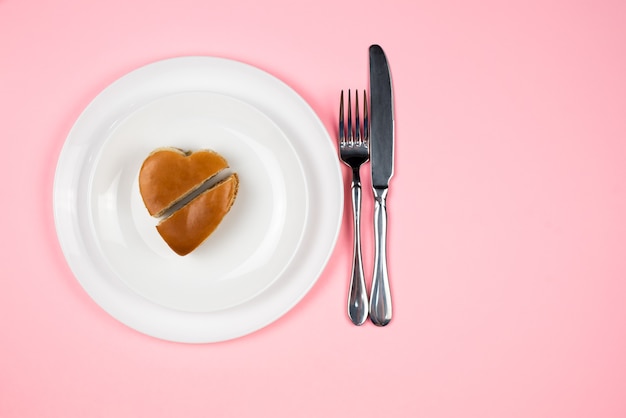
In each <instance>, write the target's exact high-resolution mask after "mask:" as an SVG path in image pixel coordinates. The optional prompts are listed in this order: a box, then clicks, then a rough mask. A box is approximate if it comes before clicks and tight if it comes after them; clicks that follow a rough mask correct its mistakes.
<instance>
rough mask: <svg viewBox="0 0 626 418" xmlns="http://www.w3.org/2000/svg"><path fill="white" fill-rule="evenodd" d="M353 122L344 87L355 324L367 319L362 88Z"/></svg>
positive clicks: (343, 144) (342, 147)
mask: <svg viewBox="0 0 626 418" xmlns="http://www.w3.org/2000/svg"><path fill="white" fill-rule="evenodd" d="M355 96H356V97H355V102H356V103H355V109H354V113H355V114H356V123H355V125H354V127H353V126H352V103H351V100H350V90H348V125H347V130H346V126H345V124H344V109H343V90H342V91H341V101H340V103H339V155H340V157H341V160H342V161H343V162H344V163H346V164H347V165H348V166H349V167H350V168H351V169H352V185H351V192H352V214H353V233H354V238H353V257H352V274H351V277H350V293H349V296H348V316H349V317H350V320H351V321H352V323H354V324H355V325H361V324H363V323H364V322H365V320H366V319H367V313H368V303H367V291H366V289H365V277H364V274H363V259H362V256H361V175H360V169H361V165H363V163H365V162H367V160H369V157H370V150H369V118H368V114H367V95H366V93H365V91H363V125H361V123H360V120H359V92H358V91H356V92H355Z"/></svg>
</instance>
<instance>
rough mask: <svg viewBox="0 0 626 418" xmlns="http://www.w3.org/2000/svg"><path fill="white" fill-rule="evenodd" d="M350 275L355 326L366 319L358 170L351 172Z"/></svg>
mask: <svg viewBox="0 0 626 418" xmlns="http://www.w3.org/2000/svg"><path fill="white" fill-rule="evenodd" d="M351 191H352V215H353V216H352V219H353V228H352V230H353V245H352V274H351V275H350V293H349V296H348V316H349V317H350V320H351V321H352V323H353V324H355V325H361V324H363V323H364V322H365V320H366V319H367V311H368V307H367V290H366V288H365V275H364V273H363V258H362V256H361V180H360V176H359V170H358V169H354V170H353V171H352V187H351Z"/></svg>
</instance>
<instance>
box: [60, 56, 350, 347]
mask: <svg viewBox="0 0 626 418" xmlns="http://www.w3.org/2000/svg"><path fill="white" fill-rule="evenodd" d="M164 146H174V147H178V148H182V149H186V150H197V149H207V148H208V149H213V150H215V151H217V152H219V153H220V154H222V155H223V156H224V157H225V158H226V159H227V160H228V162H229V165H230V167H231V170H232V171H235V172H237V173H238V175H239V177H240V189H239V193H238V196H237V199H236V201H235V204H234V205H233V207H232V209H231V211H230V212H229V213H228V214H227V215H226V217H225V218H224V220H223V221H222V223H221V224H220V226H219V227H218V229H217V230H216V231H215V232H214V233H213V234H212V235H211V236H210V237H209V238H208V239H207V240H206V241H205V242H204V243H203V244H202V245H201V246H200V247H199V248H198V249H197V250H195V251H194V252H193V253H191V254H189V255H187V256H185V257H180V256H178V255H176V254H174V253H173V252H172V251H171V250H170V249H169V248H168V247H167V245H166V244H165V243H164V242H163V240H162V239H161V237H160V236H159V235H158V233H157V232H156V229H155V228H154V226H155V224H156V221H155V220H154V219H153V218H151V217H150V216H149V214H148V213H147V210H146V209H145V207H144V205H143V202H142V201H141V196H140V194H139V188H138V183H137V175H138V172H139V168H140V166H141V163H142V162H143V160H144V159H145V157H146V156H147V155H148V154H149V153H150V152H151V151H152V150H153V149H155V148H158V147H164ZM342 209H343V192H342V181H341V173H340V170H339V163H338V160H337V156H336V151H335V148H334V147H333V145H332V141H331V140H330V138H329V136H328V133H327V132H326V130H325V129H324V127H323V125H322V124H321V123H320V121H319V119H318V118H317V116H316V115H315V113H314V112H313V110H312V109H311V108H310V107H309V106H308V105H307V104H306V102H304V100H302V98H300V96H298V95H297V94H296V93H295V92H294V91H293V90H292V89H290V88H289V87H288V86H286V85H285V84H284V83H282V82H281V81H280V80H278V79H276V78H274V77H272V76H271V75H269V74H267V73H265V72H263V71H261V70H259V69H256V68H254V67H251V66H249V65H246V64H242V63H239V62H236V61H231V60H225V59H220V58H211V57H183V58H174V59H169V60H165V61H159V62H156V63H153V64H150V65H147V66H145V67H142V68H140V69H138V70H135V71H133V72H131V73H129V74H127V75H126V76H124V77H122V78H121V79H119V80H118V81H116V82H115V83H113V84H112V85H110V86H109V87H107V88H106V89H105V90H104V91H103V92H101V93H100V94H99V95H98V96H97V97H96V98H95V99H94V100H93V101H92V103H91V104H90V105H89V106H88V107H87V108H86V109H85V111H84V112H83V113H82V114H81V116H80V117H79V119H78V120H77V121H76V123H75V125H74V127H73V128H72V130H71V131H70V133H69V135H68V138H67V140H66V143H65V145H64V147H63V150H62V151H61V155H60V156H59V161H58V165H57V171H56V175H55V183H54V214H55V222H56V227H57V235H58V237H59V242H60V244H61V247H62V250H63V252H64V255H65V257H66V259H67V261H68V264H69V265H70V268H71V269H72V271H73V273H74V275H75V276H76V278H77V279H78V281H79V282H80V284H81V285H82V286H83V287H84V288H85V290H86V291H87V293H88V294H89V295H90V296H91V298H92V299H94V301H95V302H96V303H98V304H99V305H100V306H101V307H102V308H103V309H105V310H106V311H107V312H108V313H109V314H111V315H112V316H113V317H115V318H116V319H118V320H119V321H121V322H122V323H124V324H126V325H128V326H130V327H132V328H134V329H136V330H138V331H140V332H143V333H145V334H148V335H152V336H154V337H157V338H162V339H166V340H171V341H180V342H215V341H223V340H228V339H232V338H236V337H240V336H243V335H246V334H248V333H250V332H253V331H256V330H259V329H261V328H262V327H264V326H266V325H268V324H270V323H271V322H273V321H275V320H276V319H278V318H279V317H280V316H282V315H283V314H285V313H286V312H288V311H289V309H290V308H291V307H293V306H294V305H295V304H296V303H297V302H298V301H299V300H300V299H301V298H302V297H304V295H305V294H306V293H307V291H308V290H309V289H310V288H311V287H312V286H313V284H314V283H315V281H316V280H317V278H318V277H319V275H320V274H321V272H322V270H323V268H324V267H325V265H326V262H327V260H328V258H329V256H330V254H331V253H332V250H333V248H334V245H335V242H336V239H337V234H338V231H339V225H340V221H341V212H342Z"/></svg>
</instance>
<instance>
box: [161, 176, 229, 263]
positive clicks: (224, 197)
mask: <svg viewBox="0 0 626 418" xmlns="http://www.w3.org/2000/svg"><path fill="white" fill-rule="evenodd" d="M238 190H239V177H238V176H237V174H236V173H233V174H231V175H230V176H229V177H227V178H226V179H225V180H223V181H221V182H220V183H218V184H217V185H215V186H213V187H212V188H210V189H208V190H205V191H204V192H202V193H201V194H200V195H198V196H197V197H195V198H194V199H193V200H192V201H191V202H189V203H188V204H187V205H185V206H183V207H182V208H181V209H180V210H178V211H176V212H174V214H172V215H171V216H170V217H168V218H166V219H164V220H163V221H162V222H161V223H160V224H159V225H157V230H158V231H159V234H161V236H162V237H163V239H164V240H165V242H166V243H167V244H168V245H169V246H170V248H171V249H172V250H174V252H176V254H178V255H187V254H189V253H190V252H191V251H193V250H194V249H196V248H197V247H198V246H199V245H200V244H201V243H202V242H203V241H204V240H205V239H206V238H207V237H208V236H209V235H211V234H212V233H213V231H215V229H216V228H217V227H218V225H219V224H220V223H221V222H222V219H223V218H224V216H225V215H226V214H227V213H228V211H229V210H230V208H231V207H232V205H233V202H234V201H235V198H236V197H237V191H238Z"/></svg>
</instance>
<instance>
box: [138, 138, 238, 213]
mask: <svg viewBox="0 0 626 418" xmlns="http://www.w3.org/2000/svg"><path fill="white" fill-rule="evenodd" d="M227 167H228V163H227V162H226V160H225V159H224V158H223V157H222V156H221V155H219V154H218V153H216V152H214V151H210V150H201V151H196V152H193V153H188V152H184V151H182V150H180V149H178V148H158V149H156V150H154V151H153V152H152V153H150V155H148V157H147V158H146V159H145V161H144V162H143V165H142V166H141V169H140V171H139V191H140V192H141V196H142V198H143V202H144V204H145V205H146V208H147V209H148V212H149V213H150V215H152V216H156V217H159V216H162V215H163V213H164V212H165V211H166V210H167V209H168V208H170V207H172V206H173V205H174V204H176V203H177V202H178V201H180V200H181V199H182V198H184V197H185V196H187V195H189V193H191V192H193V191H194V190H196V189H197V188H198V187H199V186H200V185H202V183H204V181H206V180H207V179H210V178H211V177H213V176H215V175H216V174H217V173H218V172H220V171H221V170H223V169H225V168H227Z"/></svg>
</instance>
